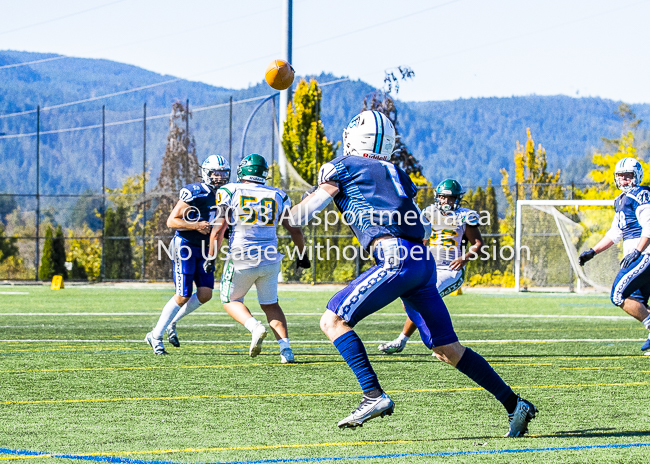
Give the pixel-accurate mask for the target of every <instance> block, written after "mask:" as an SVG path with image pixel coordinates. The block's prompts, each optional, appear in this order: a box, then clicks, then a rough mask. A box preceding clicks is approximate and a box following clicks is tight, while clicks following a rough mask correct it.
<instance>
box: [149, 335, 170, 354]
mask: <svg viewBox="0 0 650 464" xmlns="http://www.w3.org/2000/svg"><path fill="white" fill-rule="evenodd" d="M144 341H145V342H147V343H148V344H149V346H150V347H151V348H152V349H153V354H169V353H167V352H166V351H165V345H163V342H162V338H154V336H153V334H152V333H151V332H149V333H148V334H147V335H146V336H145V337H144Z"/></svg>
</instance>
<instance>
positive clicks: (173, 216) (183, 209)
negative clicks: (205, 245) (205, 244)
mask: <svg viewBox="0 0 650 464" xmlns="http://www.w3.org/2000/svg"><path fill="white" fill-rule="evenodd" d="M191 210H192V206H190V205H188V204H187V203H185V202H184V201H183V200H178V203H176V206H174V209H173V210H172V212H171V213H169V217H168V218H167V227H169V228H170V229H181V230H196V231H199V232H200V233H202V234H203V235H207V234H209V233H210V223H209V222H208V221H198V222H193V221H189V220H188V214H189V213H190V211H191Z"/></svg>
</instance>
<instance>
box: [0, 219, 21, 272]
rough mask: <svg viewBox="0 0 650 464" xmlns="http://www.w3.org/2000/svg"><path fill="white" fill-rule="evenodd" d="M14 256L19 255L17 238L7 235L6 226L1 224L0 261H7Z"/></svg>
mask: <svg viewBox="0 0 650 464" xmlns="http://www.w3.org/2000/svg"><path fill="white" fill-rule="evenodd" d="M12 256H14V257H18V247H17V246H16V239H15V238H8V237H6V236H5V227H4V225H3V224H0V263H2V262H4V261H6V260H7V259H9V258H11V257H12Z"/></svg>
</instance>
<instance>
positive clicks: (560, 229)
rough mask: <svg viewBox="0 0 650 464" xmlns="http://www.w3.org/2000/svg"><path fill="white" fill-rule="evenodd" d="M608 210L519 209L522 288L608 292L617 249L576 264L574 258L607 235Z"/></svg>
mask: <svg viewBox="0 0 650 464" xmlns="http://www.w3.org/2000/svg"><path fill="white" fill-rule="evenodd" d="M613 217H614V209H613V208H612V207H611V206H557V207H556V206H550V205H523V206H522V209H521V226H522V230H521V280H520V282H521V287H522V288H523V289H535V288H543V289H546V290H549V289H553V288H556V289H558V290H560V289H561V290H567V289H569V290H582V289H586V288H591V289H594V290H598V291H607V290H609V288H610V287H611V284H612V282H613V280H614V277H615V276H616V273H617V272H618V269H619V264H618V263H619V261H620V259H621V257H622V256H621V253H622V251H621V248H620V246H613V247H612V248H610V249H609V250H607V251H605V252H603V253H601V254H599V255H598V256H597V258H595V259H593V260H592V261H590V262H588V263H586V265H585V266H584V267H581V266H579V264H578V256H579V255H580V253H582V252H583V251H586V250H588V249H589V248H591V247H593V246H594V245H595V244H596V243H597V242H598V241H599V240H600V239H601V238H602V237H603V235H604V234H605V232H607V230H608V229H609V227H610V226H611V223H612V219H613Z"/></svg>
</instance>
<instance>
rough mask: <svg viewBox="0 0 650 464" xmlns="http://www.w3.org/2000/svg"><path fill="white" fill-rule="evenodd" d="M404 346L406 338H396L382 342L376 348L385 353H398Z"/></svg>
mask: <svg viewBox="0 0 650 464" xmlns="http://www.w3.org/2000/svg"><path fill="white" fill-rule="evenodd" d="M405 346H406V340H400V339H399V338H396V339H395V340H393V341H392V342H387V343H382V344H381V345H379V346H378V347H377V349H378V350H379V351H381V352H383V353H386V354H393V353H400V352H401V351H402V350H403V349H404V347H405Z"/></svg>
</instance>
